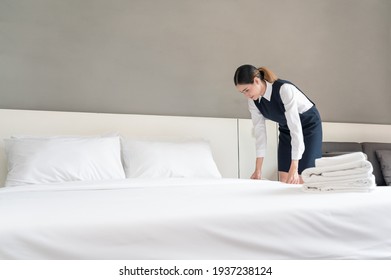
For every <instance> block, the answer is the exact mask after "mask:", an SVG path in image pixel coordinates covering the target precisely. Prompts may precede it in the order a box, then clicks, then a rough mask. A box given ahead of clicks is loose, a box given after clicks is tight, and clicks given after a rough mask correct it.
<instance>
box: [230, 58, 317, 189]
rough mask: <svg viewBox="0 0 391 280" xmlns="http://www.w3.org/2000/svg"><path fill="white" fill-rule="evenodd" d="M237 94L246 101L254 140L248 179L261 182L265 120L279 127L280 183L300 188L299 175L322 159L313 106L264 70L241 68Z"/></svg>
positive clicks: (238, 70)
mask: <svg viewBox="0 0 391 280" xmlns="http://www.w3.org/2000/svg"><path fill="white" fill-rule="evenodd" d="M234 82H235V86H236V88H237V90H238V91H239V92H241V93H242V94H244V95H245V96H246V97H247V98H248V106H249V110H250V113H251V119H252V121H253V125H254V134H255V138H256V157H257V159H256V164H255V171H254V173H253V175H252V176H251V179H261V170H262V163H263V158H264V156H265V152H266V127H265V119H270V120H272V121H275V122H277V123H278V124H279V132H280V133H279V142H278V171H279V172H278V174H279V179H280V181H281V182H285V183H288V184H302V183H303V181H302V179H301V176H300V174H301V172H302V171H303V170H304V169H306V168H308V167H313V166H315V159H316V158H320V157H321V156H322V124H321V119H320V115H319V112H318V110H317V109H316V107H315V104H314V103H313V102H312V101H311V100H310V99H308V97H307V96H305V95H304V93H303V92H302V91H301V90H300V89H299V88H297V87H296V86H295V85H294V84H292V83H291V82H289V81H285V80H280V79H278V78H277V76H276V75H275V74H274V73H273V72H272V71H270V70H269V69H267V68H266V67H260V68H256V67H254V66H252V65H242V66H240V67H239V68H238V69H237V70H236V72H235V76H234Z"/></svg>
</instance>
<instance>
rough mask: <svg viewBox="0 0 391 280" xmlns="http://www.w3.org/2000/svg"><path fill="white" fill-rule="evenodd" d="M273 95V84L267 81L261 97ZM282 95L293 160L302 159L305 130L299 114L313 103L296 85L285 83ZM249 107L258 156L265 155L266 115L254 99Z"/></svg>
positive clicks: (268, 98) (268, 97)
mask: <svg viewBox="0 0 391 280" xmlns="http://www.w3.org/2000/svg"><path fill="white" fill-rule="evenodd" d="M271 95H272V84H271V83H269V82H267V81H266V91H265V94H264V95H263V96H261V97H260V98H259V100H258V101H255V102H260V100H261V98H266V99H267V100H269V101H270V98H271ZM280 96H281V100H282V103H284V107H285V117H286V120H287V124H288V128H289V130H290V134H291V138H292V140H291V145H292V155H291V156H292V160H300V159H301V157H302V155H303V153H304V149H305V147H304V140H303V130H302V127H301V121H300V117H299V114H301V113H304V112H306V111H307V110H308V109H310V108H311V107H312V106H313V104H312V103H311V101H309V100H308V98H307V97H306V96H305V95H304V94H303V93H302V92H301V91H299V90H298V89H297V88H296V87H295V86H294V85H291V84H288V83H286V84H283V85H282V86H281V88H280ZM248 108H249V110H250V113H251V119H252V122H253V126H254V135H255V146H256V157H264V156H265V154H266V144H267V140H266V126H265V117H264V116H263V115H262V113H261V112H260V111H259V109H258V108H257V106H255V104H254V100H252V99H250V98H249V100H248Z"/></svg>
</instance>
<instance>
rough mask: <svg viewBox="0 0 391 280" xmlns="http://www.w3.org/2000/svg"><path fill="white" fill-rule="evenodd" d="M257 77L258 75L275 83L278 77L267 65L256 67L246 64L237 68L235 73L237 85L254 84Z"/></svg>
mask: <svg viewBox="0 0 391 280" xmlns="http://www.w3.org/2000/svg"><path fill="white" fill-rule="evenodd" d="M255 77H258V78H260V79H261V80H266V81H268V82H269V83H274V82H275V81H276V80H277V79H278V78H277V76H276V74H274V73H273V72H272V71H271V70H269V69H268V68H266V67H259V68H256V67H255V66H253V65H250V64H244V65H242V66H240V67H238V69H236V72H235V75H234V83H235V86H237V85H245V84H252V83H253V82H254V78H255Z"/></svg>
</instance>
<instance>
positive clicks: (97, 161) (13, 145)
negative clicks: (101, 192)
mask: <svg viewBox="0 0 391 280" xmlns="http://www.w3.org/2000/svg"><path fill="white" fill-rule="evenodd" d="M4 141H5V149H6V154H7V160H8V174H7V180H6V182H5V185H6V186H17V185H27V184H46V183H60V182H68V181H89V180H106V179H124V178H125V173H124V170H123V166H122V163H121V145H120V139H119V137H118V136H116V137H53V138H11V139H5V140H4Z"/></svg>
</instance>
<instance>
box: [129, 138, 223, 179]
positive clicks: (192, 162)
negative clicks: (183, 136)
mask: <svg viewBox="0 0 391 280" xmlns="http://www.w3.org/2000/svg"><path fill="white" fill-rule="evenodd" d="M122 157H123V162H124V168H125V174H126V177H127V178H135V177H144V178H169V177H182V178H221V174H220V172H219V170H218V169H217V166H216V163H215V162H214V160H213V156H212V151H211V149H210V146H209V143H208V142H206V141H203V140H200V141H184V142H156V141H137V140H123V141H122Z"/></svg>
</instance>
